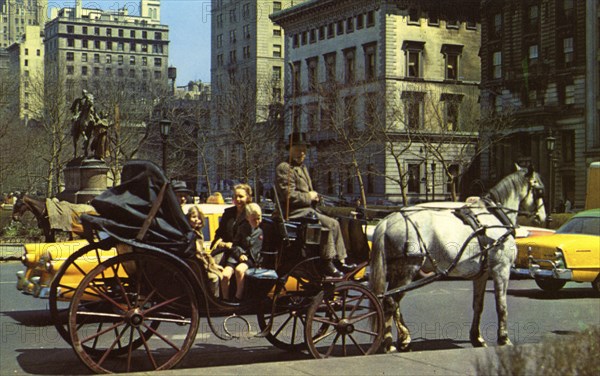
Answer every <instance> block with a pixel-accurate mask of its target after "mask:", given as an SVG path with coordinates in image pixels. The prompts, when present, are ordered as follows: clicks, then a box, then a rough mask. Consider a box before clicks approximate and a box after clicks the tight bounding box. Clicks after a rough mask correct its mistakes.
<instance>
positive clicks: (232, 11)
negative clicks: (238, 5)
mask: <svg viewBox="0 0 600 376" xmlns="http://www.w3.org/2000/svg"><path fill="white" fill-rule="evenodd" d="M229 22H237V16H236V14H235V9H230V10H229Z"/></svg>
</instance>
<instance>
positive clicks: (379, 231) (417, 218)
mask: <svg viewBox="0 0 600 376" xmlns="http://www.w3.org/2000/svg"><path fill="white" fill-rule="evenodd" d="M543 189H544V185H543V183H542V181H541V179H540V176H539V174H538V173H537V172H535V171H533V169H531V170H527V169H522V168H519V167H518V166H517V171H516V172H514V173H512V174H510V175H508V176H507V177H505V178H504V179H502V180H501V181H500V182H499V183H498V184H497V185H496V186H494V188H492V189H491V190H490V192H489V193H488V195H487V196H485V197H484V198H482V199H481V200H479V201H478V202H477V203H475V204H468V203H455V205H454V207H451V205H442V204H439V205H440V206H441V207H434V206H433V205H434V204H435V203H434V204H426V205H417V206H414V207H410V208H407V209H405V210H402V211H400V212H396V213H393V214H390V215H389V216H387V217H386V218H384V219H383V220H382V221H381V222H380V223H379V224H378V225H377V227H376V228H375V232H374V235H373V251H372V253H371V260H370V277H369V284H370V287H371V289H372V290H373V292H374V293H375V294H377V295H378V296H382V295H383V296H384V298H383V304H384V311H385V316H386V317H385V319H386V321H385V322H386V334H385V340H384V345H383V346H385V348H384V350H385V351H386V352H390V351H392V350H393V349H394V347H393V346H392V334H391V325H392V322H391V321H392V318H393V319H394V321H395V323H396V328H397V330H398V341H397V346H398V349H399V350H407V349H408V347H409V345H410V341H411V338H410V333H409V330H408V328H407V327H406V325H405V323H404V320H403V318H402V314H401V312H400V300H401V299H402V297H403V296H404V293H405V292H406V291H408V290H411V289H413V288H416V287H419V286H421V285H423V284H426V283H428V282H432V281H433V280H435V279H438V278H439V277H442V276H445V275H449V276H453V277H462V278H467V279H472V280H473V321H472V324H471V329H470V335H469V336H470V340H471V343H472V344H473V346H475V347H485V346H486V344H485V341H484V339H483V337H482V336H481V333H480V329H479V323H480V319H481V312H482V311H483V297H484V293H485V285H486V281H487V279H488V276H489V275H491V277H492V279H493V281H494V288H495V289H494V291H495V298H496V311H497V313H498V344H499V345H506V344H510V343H511V342H510V339H509V338H508V332H507V307H506V291H507V289H508V280H509V277H510V268H511V265H512V264H513V261H514V259H515V257H516V245H515V239H514V227H515V226H516V222H517V215H518V214H528V215H529V216H532V217H534V220H536V221H539V222H540V223H541V222H544V221H545V219H546V212H545V209H544V203H543V199H542V196H543ZM456 204H459V205H456ZM420 270H422V271H423V272H425V273H430V275H431V276H430V277H427V278H425V279H424V280H423V279H422V280H420V281H417V282H413V283H412V284H411V285H410V286H408V287H407V285H408V284H409V283H411V282H412V281H413V278H414V277H415V276H416V275H417V274H418V273H419V271H420ZM386 280H387V282H388V287H387V292H386V289H385V282H386Z"/></svg>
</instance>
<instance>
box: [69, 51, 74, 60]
mask: <svg viewBox="0 0 600 376" xmlns="http://www.w3.org/2000/svg"><path fill="white" fill-rule="evenodd" d="M73 60H75V53H73V52H67V61H73Z"/></svg>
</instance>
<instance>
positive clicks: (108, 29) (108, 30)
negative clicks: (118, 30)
mask: <svg viewBox="0 0 600 376" xmlns="http://www.w3.org/2000/svg"><path fill="white" fill-rule="evenodd" d="M106 36H107V37H110V36H112V29H111V28H110V27H109V28H107V29H106Z"/></svg>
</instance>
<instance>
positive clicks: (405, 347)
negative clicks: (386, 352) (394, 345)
mask: <svg viewBox="0 0 600 376" xmlns="http://www.w3.org/2000/svg"><path fill="white" fill-rule="evenodd" d="M409 351H411V350H410V342H409V343H399V344H398V352H409Z"/></svg>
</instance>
